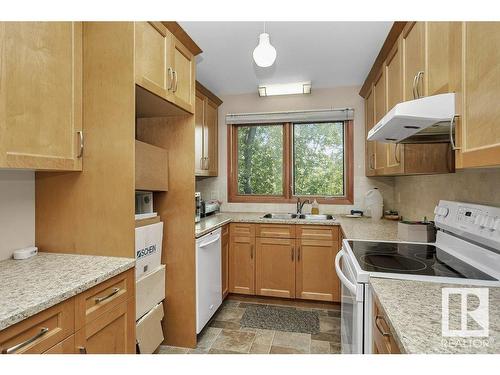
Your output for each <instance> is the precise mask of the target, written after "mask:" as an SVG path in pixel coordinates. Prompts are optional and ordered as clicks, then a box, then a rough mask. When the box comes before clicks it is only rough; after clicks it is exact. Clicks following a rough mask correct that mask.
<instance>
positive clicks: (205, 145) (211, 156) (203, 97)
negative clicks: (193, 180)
mask: <svg viewBox="0 0 500 375" xmlns="http://www.w3.org/2000/svg"><path fill="white" fill-rule="evenodd" d="M195 100H196V102H195V103H196V104H195V175H196V176H211V177H215V176H217V175H218V164H219V157H218V152H219V148H218V136H219V132H218V129H219V115H218V112H219V106H220V104H221V103H222V101H221V100H220V99H219V98H218V97H216V96H215V95H214V94H213V93H211V92H210V91H209V90H208V89H207V88H205V87H204V86H203V85H201V84H200V83H199V82H196V98H195Z"/></svg>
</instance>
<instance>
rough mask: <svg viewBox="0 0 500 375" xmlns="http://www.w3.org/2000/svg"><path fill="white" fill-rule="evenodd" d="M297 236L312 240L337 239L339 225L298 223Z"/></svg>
mask: <svg viewBox="0 0 500 375" xmlns="http://www.w3.org/2000/svg"><path fill="white" fill-rule="evenodd" d="M296 230H297V238H303V239H311V240H329V241H337V240H338V238H339V227H338V226H337V225H297V229H296Z"/></svg>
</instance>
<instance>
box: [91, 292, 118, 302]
mask: <svg viewBox="0 0 500 375" xmlns="http://www.w3.org/2000/svg"><path fill="white" fill-rule="evenodd" d="M119 291H120V288H114V289H113V291H112V292H111V293H109V294H108V295H107V296H104V297H96V299H95V303H100V302H102V301H104V300H107V299H108V298H111V297H113V296H114V295H115V294H116V293H118V292H119Z"/></svg>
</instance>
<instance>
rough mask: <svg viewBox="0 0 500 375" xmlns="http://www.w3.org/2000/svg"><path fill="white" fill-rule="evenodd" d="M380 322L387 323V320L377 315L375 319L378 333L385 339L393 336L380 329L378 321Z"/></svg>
mask: <svg viewBox="0 0 500 375" xmlns="http://www.w3.org/2000/svg"><path fill="white" fill-rule="evenodd" d="M379 320H383V321H384V322H385V319H384V317H383V316H380V315H377V316H376V317H375V326H376V327H377V329H378V331H379V332H380V333H381V334H382V336H384V337H388V336H390V335H391V334H390V333H389V332H385V331H384V330H383V329H382V328H381V327H380V325H379V324H378V321H379Z"/></svg>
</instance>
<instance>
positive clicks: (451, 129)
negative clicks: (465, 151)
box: [450, 115, 460, 151]
mask: <svg viewBox="0 0 500 375" xmlns="http://www.w3.org/2000/svg"><path fill="white" fill-rule="evenodd" d="M455 117H457V115H455V116H453V117H452V118H451V121H450V144H451V149H452V150H453V151H456V150H460V147H457V145H456V144H455V139H454V138H453V129H454V128H455V126H454V125H455Z"/></svg>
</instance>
